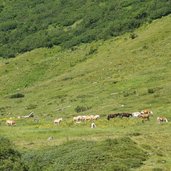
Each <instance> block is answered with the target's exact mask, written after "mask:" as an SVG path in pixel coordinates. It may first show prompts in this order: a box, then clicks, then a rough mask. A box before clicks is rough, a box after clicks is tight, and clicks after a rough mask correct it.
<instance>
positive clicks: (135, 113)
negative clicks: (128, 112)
mask: <svg viewBox="0 0 171 171" xmlns="http://www.w3.org/2000/svg"><path fill="white" fill-rule="evenodd" d="M139 115H141V112H133V113H132V116H133V117H134V118H137V117H138V116H139Z"/></svg>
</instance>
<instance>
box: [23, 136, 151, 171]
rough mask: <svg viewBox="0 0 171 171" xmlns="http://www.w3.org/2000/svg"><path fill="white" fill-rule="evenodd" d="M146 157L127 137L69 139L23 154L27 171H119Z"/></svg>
mask: <svg viewBox="0 0 171 171" xmlns="http://www.w3.org/2000/svg"><path fill="white" fill-rule="evenodd" d="M147 158H148V156H147V155H146V153H145V152H144V151H143V150H142V149H140V148H139V147H137V145H136V143H135V142H133V141H132V140H131V139H130V138H128V137H124V138H120V139H107V140H105V141H101V142H92V141H72V142H68V143H66V144H63V145H60V146H57V147H52V148H50V149H47V150H40V151H31V152H28V153H26V154H25V155H24V156H23V160H24V161H25V164H26V165H27V167H28V169H29V170H57V171H60V170H63V171H67V170H79V171H98V170H108V171H110V170H111V171H118V170H127V171H129V170H130V169H131V168H137V167H140V166H141V165H142V164H143V161H145V160H146V159H147Z"/></svg>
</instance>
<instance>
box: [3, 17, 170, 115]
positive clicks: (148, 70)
mask: <svg viewBox="0 0 171 171" xmlns="http://www.w3.org/2000/svg"><path fill="white" fill-rule="evenodd" d="M170 22H171V16H167V17H164V18H162V19H160V20H156V21H154V22H152V23H151V24H150V25H144V26H143V27H141V28H140V29H138V30H137V31H136V32H135V33H134V34H135V35H137V37H136V38H135V39H132V38H130V34H125V35H123V36H121V37H117V38H114V39H110V40H107V41H96V42H92V43H90V44H84V45H81V46H77V47H75V48H72V49H71V50H62V49H61V48H60V47H53V48H52V49H46V48H40V49H36V50H34V51H31V52H28V53H25V54H23V55H20V56H18V57H17V58H14V59H1V60H0V66H1V67H0V85H1V86H0V95H1V97H0V115H1V116H2V115H7V114H8V113H11V114H12V115H23V114H25V113H29V112H31V111H34V112H35V113H36V114H37V115H41V116H42V115H43V116H61V115H62V116H65V117H70V116H73V115H75V114H76V113H78V112H81V114H82V113H87V114H90V113H99V114H104V115H105V114H106V113H109V112H118V111H127V112H132V111H137V110H141V109H144V108H151V109H152V110H154V112H155V113H156V114H157V113H160V112H162V113H163V110H164V114H165V115H166V116H167V115H168V116H169V117H171V116H170V110H171V106H170V103H171V101H170V99H171V98H170V97H171V94H170V93H171V91H170V90H171V88H170V87H171V78H170V73H171V61H170V60H171V59H170V55H171V51H170V49H171V45H170V42H171V36H170V35H171V25H170ZM17 93H18V94H19V93H22V94H23V95H25V96H24V97H23V98H15V96H11V95H16V96H17Z"/></svg>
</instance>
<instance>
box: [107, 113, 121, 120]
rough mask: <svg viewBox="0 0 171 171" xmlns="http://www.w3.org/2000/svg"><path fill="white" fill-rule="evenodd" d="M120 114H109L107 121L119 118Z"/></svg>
mask: <svg viewBox="0 0 171 171" xmlns="http://www.w3.org/2000/svg"><path fill="white" fill-rule="evenodd" d="M119 115H120V114H119V113H115V114H109V115H107V120H110V119H111V118H116V117H119Z"/></svg>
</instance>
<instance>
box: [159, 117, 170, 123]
mask: <svg viewBox="0 0 171 171" xmlns="http://www.w3.org/2000/svg"><path fill="white" fill-rule="evenodd" d="M157 122H158V123H159V124H160V123H162V122H168V120H167V118H166V117H157Z"/></svg>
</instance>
